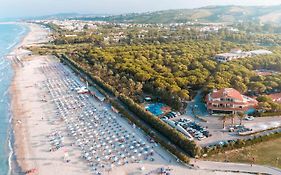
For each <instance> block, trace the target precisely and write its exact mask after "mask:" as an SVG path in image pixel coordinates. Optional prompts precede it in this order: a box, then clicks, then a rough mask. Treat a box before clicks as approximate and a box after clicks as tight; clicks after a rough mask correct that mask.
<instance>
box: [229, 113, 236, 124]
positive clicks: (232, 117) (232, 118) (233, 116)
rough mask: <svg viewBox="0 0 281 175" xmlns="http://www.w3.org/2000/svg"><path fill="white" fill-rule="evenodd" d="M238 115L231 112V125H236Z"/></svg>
mask: <svg viewBox="0 0 281 175" xmlns="http://www.w3.org/2000/svg"><path fill="white" fill-rule="evenodd" d="M235 117H236V115H235V114H230V115H229V118H231V125H232V126H233V125H234V119H235Z"/></svg>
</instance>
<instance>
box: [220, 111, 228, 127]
mask: <svg viewBox="0 0 281 175" xmlns="http://www.w3.org/2000/svg"><path fill="white" fill-rule="evenodd" d="M228 118H229V115H227V114H225V115H223V116H222V117H221V118H220V119H221V121H222V127H223V129H225V123H226V120H227V119H228Z"/></svg>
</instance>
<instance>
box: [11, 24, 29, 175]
mask: <svg viewBox="0 0 281 175" xmlns="http://www.w3.org/2000/svg"><path fill="white" fill-rule="evenodd" d="M7 24H17V25H22V26H23V27H25V28H26V30H25V31H24V34H23V35H22V37H21V39H20V41H19V42H18V43H17V44H16V45H15V46H13V49H11V51H10V52H9V53H8V54H7V55H8V56H13V57H16V56H21V55H26V54H27V53H26V50H24V49H22V48H23V47H25V46H27V45H29V44H33V43H28V42H27V40H28V38H30V37H32V35H34V34H33V33H32V30H33V29H32V27H33V26H32V25H34V24H30V23H19V22H12V23H11V22H10V23H7ZM8 56H6V57H8ZM6 59H8V60H9V61H10V62H11V67H12V70H13V77H12V80H11V84H10V88H9V94H10V131H9V136H8V137H9V138H8V139H9V141H8V142H9V149H10V153H9V172H8V173H10V174H24V173H23V172H24V170H25V168H26V163H25V161H24V160H20V159H19V157H21V156H20V155H24V154H25V152H24V149H23V148H22V145H24V144H25V143H24V142H25V141H24V140H25V139H26V136H25V135H24V134H23V132H24V126H20V127H18V126H19V125H18V124H19V121H21V117H20V116H21V115H22V113H21V112H20V110H19V109H18V108H19V104H18V96H19V94H18V91H17V89H16V85H15V77H16V76H17V72H18V69H19V65H17V63H15V60H14V58H13V59H11V58H6ZM18 145H21V146H20V147H19V146H18Z"/></svg>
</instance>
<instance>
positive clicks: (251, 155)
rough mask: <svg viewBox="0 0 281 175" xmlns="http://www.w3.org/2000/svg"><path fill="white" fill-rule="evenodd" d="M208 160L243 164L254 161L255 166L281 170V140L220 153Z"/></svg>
mask: <svg viewBox="0 0 281 175" xmlns="http://www.w3.org/2000/svg"><path fill="white" fill-rule="evenodd" d="M206 159H208V160H215V161H226V160H227V161H229V162H241V163H251V162H252V161H253V159H254V164H260V165H269V166H273V167H278V168H281V138H279V139H275V140H270V141H267V142H262V143H259V144H256V145H253V146H249V147H245V148H242V149H238V150H232V151H227V152H225V153H219V154H217V155H212V156H211V157H208V158H206Z"/></svg>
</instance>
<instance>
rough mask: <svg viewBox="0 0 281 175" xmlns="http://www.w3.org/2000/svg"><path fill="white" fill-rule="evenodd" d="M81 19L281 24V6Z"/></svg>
mask: <svg viewBox="0 0 281 175" xmlns="http://www.w3.org/2000/svg"><path fill="white" fill-rule="evenodd" d="M80 19H84V20H102V21H115V22H133V23H181V22H195V21H198V22H238V21H243V22H245V21H256V22H263V23H278V24H281V5H279V6H207V7H202V8H196V9H179V10H164V11H157V12H147V13H131V14H124V15H116V16H98V17H83V18H80Z"/></svg>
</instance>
